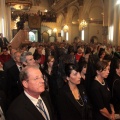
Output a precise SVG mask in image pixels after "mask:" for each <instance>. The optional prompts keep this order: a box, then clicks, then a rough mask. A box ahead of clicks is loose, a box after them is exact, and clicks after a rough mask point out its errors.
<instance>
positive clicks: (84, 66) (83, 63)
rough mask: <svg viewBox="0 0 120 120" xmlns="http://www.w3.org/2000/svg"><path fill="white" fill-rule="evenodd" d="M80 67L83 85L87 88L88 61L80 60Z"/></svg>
mask: <svg viewBox="0 0 120 120" xmlns="http://www.w3.org/2000/svg"><path fill="white" fill-rule="evenodd" d="M78 67H79V72H80V75H81V82H80V84H81V85H84V87H85V88H86V79H85V78H86V72H87V62H86V61H81V62H78Z"/></svg>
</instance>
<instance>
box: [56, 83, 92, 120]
mask: <svg viewBox="0 0 120 120" xmlns="http://www.w3.org/2000/svg"><path fill="white" fill-rule="evenodd" d="M78 89H79V92H80V95H81V97H82V99H83V101H84V97H85V96H86V93H85V90H84V87H83V86H80V85H79V86H78ZM86 97H87V96H86ZM86 100H87V98H86ZM86 102H87V101H86ZM86 105H87V103H85V101H84V106H81V105H79V104H78V102H77V101H76V100H75V98H74V96H73V94H72V92H71V90H70V88H69V86H68V84H66V85H65V86H64V87H63V88H62V89H60V91H59V92H58V113H59V117H60V120H88V118H86V117H88V116H87V114H86V113H85V109H86ZM89 120H91V118H89Z"/></svg>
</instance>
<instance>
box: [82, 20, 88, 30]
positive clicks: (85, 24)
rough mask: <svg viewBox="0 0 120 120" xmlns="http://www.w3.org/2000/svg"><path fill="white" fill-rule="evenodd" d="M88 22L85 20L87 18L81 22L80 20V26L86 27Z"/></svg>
mask: <svg viewBox="0 0 120 120" xmlns="http://www.w3.org/2000/svg"><path fill="white" fill-rule="evenodd" d="M87 24H88V23H87V22H86V21H85V20H82V21H81V22H80V28H82V29H83V28H85V27H87Z"/></svg>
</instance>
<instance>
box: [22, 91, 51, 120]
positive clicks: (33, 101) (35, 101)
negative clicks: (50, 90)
mask: <svg viewBox="0 0 120 120" xmlns="http://www.w3.org/2000/svg"><path fill="white" fill-rule="evenodd" d="M24 93H25V95H26V96H27V97H28V98H29V99H30V100H31V102H32V103H33V104H34V105H35V107H36V108H37V109H38V110H39V111H40V113H41V114H42V115H43V117H44V118H45V119H46V117H45V116H44V113H43V111H42V110H40V109H39V108H38V107H37V102H38V99H41V100H42V98H41V97H40V96H39V97H38V99H36V98H34V97H32V96H30V95H29V94H28V93H27V92H26V91H24ZM42 102H43V105H44V109H45V112H46V114H47V116H48V119H49V120H50V116H49V113H48V110H47V107H46V105H45V103H44V101H43V100H42Z"/></svg>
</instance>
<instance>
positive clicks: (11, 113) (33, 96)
mask: <svg viewBox="0 0 120 120" xmlns="http://www.w3.org/2000/svg"><path fill="white" fill-rule="evenodd" d="M20 80H21V83H22V85H23V88H24V92H23V93H22V94H21V95H20V96H19V97H18V98H17V99H15V101H14V102H13V103H12V104H11V106H10V107H9V109H8V112H7V120H54V116H53V112H52V106H51V102H50V98H49V95H48V93H47V92H46V91H45V84H44V80H43V75H42V73H41V71H40V70H39V68H38V66H26V67H25V68H23V70H22V71H21V73H20ZM39 101H41V103H42V105H40V104H41V103H40V104H39Z"/></svg>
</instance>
